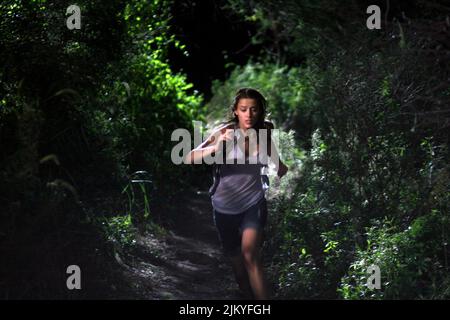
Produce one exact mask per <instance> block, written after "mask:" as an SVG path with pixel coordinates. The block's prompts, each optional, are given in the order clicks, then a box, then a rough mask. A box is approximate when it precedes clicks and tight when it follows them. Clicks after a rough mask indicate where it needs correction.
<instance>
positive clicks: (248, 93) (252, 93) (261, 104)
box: [229, 88, 267, 130]
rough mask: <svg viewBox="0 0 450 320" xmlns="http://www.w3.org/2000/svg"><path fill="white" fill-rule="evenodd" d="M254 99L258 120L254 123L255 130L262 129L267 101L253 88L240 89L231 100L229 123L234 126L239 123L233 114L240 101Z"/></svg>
mask: <svg viewBox="0 0 450 320" xmlns="http://www.w3.org/2000/svg"><path fill="white" fill-rule="evenodd" d="M243 98H244V99H245V98H247V99H254V100H255V101H256V105H257V106H258V108H259V111H260V113H259V115H258V120H257V121H256V123H255V126H254V128H255V129H257V130H258V129H262V128H264V120H265V117H266V109H267V101H266V98H264V96H263V95H262V94H261V93H260V92H259V91H258V90H256V89H253V88H241V89H239V90H238V91H237V92H236V95H235V97H234V99H233V103H232V104H231V106H230V119H229V122H230V123H231V122H234V123H235V124H237V123H239V119H238V117H237V116H236V114H235V113H234V111H235V110H236V108H237V105H238V103H239V100H240V99H243Z"/></svg>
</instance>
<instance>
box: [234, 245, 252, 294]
mask: <svg viewBox="0 0 450 320" xmlns="http://www.w3.org/2000/svg"><path fill="white" fill-rule="evenodd" d="M230 260H231V266H232V267H233V272H234V276H235V277H236V282H237V283H238V285H239V289H241V292H242V293H243V294H244V297H245V298H246V299H253V292H252V288H251V287H250V283H249V280H248V274H247V270H246V268H245V265H244V260H243V258H242V254H239V255H237V256H234V257H231V258H230Z"/></svg>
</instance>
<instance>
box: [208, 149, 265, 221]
mask: <svg viewBox="0 0 450 320" xmlns="http://www.w3.org/2000/svg"><path fill="white" fill-rule="evenodd" d="M230 158H233V159H241V161H242V159H243V158H244V153H243V152H242V151H241V150H240V148H239V147H237V146H236V144H235V145H234V148H233V149H232V150H231V152H230V153H229V154H227V157H226V159H230ZM246 159H247V163H246V164H228V163H227V162H226V163H225V164H222V165H221V168H220V182H219V185H218V186H217V189H216V191H215V193H214V195H213V196H212V198H211V200H212V206H213V208H214V209H215V210H216V211H218V212H220V213H225V214H239V213H241V212H244V211H245V210H247V209H248V208H250V207H251V206H252V205H254V204H256V203H257V202H258V201H259V200H261V198H263V197H264V189H263V185H262V182H261V170H262V168H263V165H262V164H261V163H260V162H259V161H258V159H257V156H249V157H247V158H246ZM250 163H251V164H250Z"/></svg>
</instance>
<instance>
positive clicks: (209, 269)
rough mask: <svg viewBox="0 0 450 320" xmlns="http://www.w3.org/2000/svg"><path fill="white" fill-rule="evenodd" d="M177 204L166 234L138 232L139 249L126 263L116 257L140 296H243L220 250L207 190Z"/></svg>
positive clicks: (197, 298)
mask: <svg viewBox="0 0 450 320" xmlns="http://www.w3.org/2000/svg"><path fill="white" fill-rule="evenodd" d="M174 205H175V207H176V208H177V209H176V210H174V212H173V213H172V212H170V214H172V215H175V220H174V221H175V223H174V226H173V228H172V229H171V230H170V231H169V234H168V235H167V236H164V237H160V236H159V237H155V236H152V235H147V236H143V237H140V238H139V239H138V250H135V251H136V252H135V253H134V255H133V256H132V257H131V258H127V261H126V263H122V261H121V258H120V257H117V260H118V261H119V262H120V263H121V264H122V266H123V267H124V270H125V271H124V273H125V274H124V275H125V277H126V279H127V282H128V283H129V285H130V286H131V288H133V289H132V290H133V291H135V294H136V297H138V298H142V299H152V300H161V299H177V300H178V299H194V300H204V299H208V300H209V299H217V300H222V299H227V300H235V299H242V297H241V296H240V294H239V291H238V287H237V285H236V284H235V281H234V278H233V275H232V272H231V268H230V266H229V265H228V264H227V262H226V260H225V259H224V257H223V255H222V252H221V250H220V244H219V241H218V238H217V233H216V230H215V227H214V224H213V220H212V213H211V210H212V207H211V203H210V199H209V196H208V195H207V194H206V193H193V194H186V195H185V196H183V197H182V198H179V199H178V200H177V203H176V204H174ZM180 208H183V211H181V209H180ZM168 214H169V213H168Z"/></svg>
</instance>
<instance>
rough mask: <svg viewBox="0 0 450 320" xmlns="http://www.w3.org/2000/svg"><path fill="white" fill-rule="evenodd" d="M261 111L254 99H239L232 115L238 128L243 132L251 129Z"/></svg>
mask: <svg viewBox="0 0 450 320" xmlns="http://www.w3.org/2000/svg"><path fill="white" fill-rule="evenodd" d="M260 112H261V110H259V107H258V105H257V103H256V100H255V99H249V98H241V99H239V102H238V104H237V106H236V109H235V110H234V114H235V115H236V116H237V117H238V120H239V127H240V128H241V129H243V130H247V129H250V128H252V127H253V126H254V125H255V124H256V122H257V121H258V118H259V116H260Z"/></svg>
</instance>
